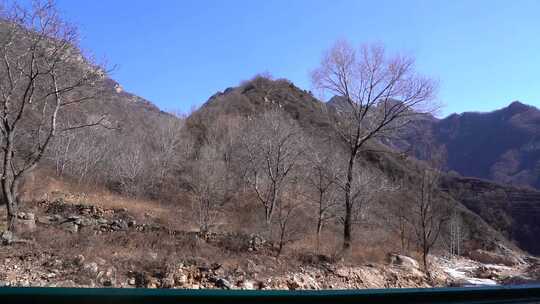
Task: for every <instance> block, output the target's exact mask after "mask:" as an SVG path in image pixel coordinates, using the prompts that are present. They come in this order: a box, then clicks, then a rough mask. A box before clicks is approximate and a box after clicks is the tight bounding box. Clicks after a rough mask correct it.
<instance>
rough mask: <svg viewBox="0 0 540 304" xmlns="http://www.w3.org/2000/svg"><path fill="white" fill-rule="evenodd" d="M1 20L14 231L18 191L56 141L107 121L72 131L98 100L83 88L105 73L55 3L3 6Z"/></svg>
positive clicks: (5, 146)
mask: <svg viewBox="0 0 540 304" xmlns="http://www.w3.org/2000/svg"><path fill="white" fill-rule="evenodd" d="M0 18H1V20H0V22H6V23H7V26H6V27H5V28H6V30H4V31H2V32H1V33H0V61H2V63H1V64H0V75H1V76H2V77H1V78H0V120H1V121H0V133H1V134H2V138H1V143H0V144H1V145H2V167H1V170H2V172H1V174H2V192H3V199H4V201H5V203H6V205H7V208H8V217H9V221H10V224H9V228H10V229H13V228H14V226H13V225H14V220H15V218H16V213H17V209H18V185H19V183H20V181H21V179H22V178H23V177H24V176H25V175H26V174H27V173H29V172H30V171H31V170H33V169H34V168H35V167H36V165H37V164H38V163H39V162H40V160H41V159H42V157H43V155H44V152H45V150H46V149H47V147H48V145H49V143H50V142H51V139H52V138H53V137H54V136H55V135H57V133H59V132H64V131H69V130H75V129H80V128H83V127H87V126H95V125H99V124H101V123H102V122H103V121H104V117H100V118H98V119H97V120H96V121H92V122H83V123H82V124H75V125H69V123H68V122H67V115H66V114H67V113H68V112H69V111H70V110H72V109H74V108H77V107H78V106H79V105H81V104H82V103H85V102H89V101H91V100H92V99H93V98H94V97H95V96H94V93H95V92H94V93H92V94H90V93H88V92H89V91H88V90H84V88H85V87H89V86H93V85H94V84H95V83H96V82H97V81H99V80H101V79H102V78H103V76H104V72H103V70H102V69H101V68H100V67H99V66H97V65H95V64H92V63H90V62H88V60H87V59H85V58H84V57H83V55H82V54H81V52H80V50H79V49H78V47H77V43H78V33H77V29H76V28H75V27H73V26H72V25H70V24H68V23H67V22H65V21H63V20H62V19H61V18H60V17H59V15H58V12H57V10H56V7H55V6H54V3H53V2H51V1H33V2H32V6H31V7H30V8H28V9H27V8H24V7H22V6H18V5H17V4H14V3H11V2H4V3H3V5H2V6H1V7H0ZM80 63H85V64H84V65H83V64H80ZM89 63H90V64H89ZM83 67H84V68H83Z"/></svg>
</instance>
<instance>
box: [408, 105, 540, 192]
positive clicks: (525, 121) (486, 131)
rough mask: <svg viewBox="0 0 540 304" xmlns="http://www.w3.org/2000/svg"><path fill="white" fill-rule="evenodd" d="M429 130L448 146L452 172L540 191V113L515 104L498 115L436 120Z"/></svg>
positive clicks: (534, 109) (489, 114)
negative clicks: (539, 189)
mask: <svg viewBox="0 0 540 304" xmlns="http://www.w3.org/2000/svg"><path fill="white" fill-rule="evenodd" d="M428 127H429V129H430V131H431V133H432V134H431V136H432V141H433V142H434V143H435V144H438V145H441V146H444V147H445V148H446V152H447V153H446V154H447V163H446V165H447V167H448V169H449V170H454V171H456V172H458V173H459V174H461V175H463V176H471V177H478V178H483V179H489V180H493V181H496V182H499V183H504V184H512V185H516V186H529V187H534V188H540V110H539V109H537V108H535V107H533V106H529V105H526V104H523V103H521V102H518V101H515V102H513V103H511V104H510V105H509V106H507V107H506V108H503V109H500V110H496V111H493V112H487V113H476V112H467V113H463V114H452V115H450V116H448V117H446V118H444V119H440V120H437V119H432V120H430V121H429V124H428ZM418 156H421V155H418Z"/></svg>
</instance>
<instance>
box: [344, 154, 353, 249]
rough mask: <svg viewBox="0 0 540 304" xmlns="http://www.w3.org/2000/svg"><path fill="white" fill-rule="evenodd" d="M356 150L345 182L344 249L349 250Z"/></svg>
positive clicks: (351, 158) (350, 160) (350, 161)
mask: <svg viewBox="0 0 540 304" xmlns="http://www.w3.org/2000/svg"><path fill="white" fill-rule="evenodd" d="M355 159H356V150H353V151H352V153H351V157H350V159H349V166H348V167H347V182H346V183H345V219H344V221H343V251H344V252H345V251H348V250H349V249H350V248H351V243H352V227H351V226H352V201H351V185H352V179H353V169H354V160H355Z"/></svg>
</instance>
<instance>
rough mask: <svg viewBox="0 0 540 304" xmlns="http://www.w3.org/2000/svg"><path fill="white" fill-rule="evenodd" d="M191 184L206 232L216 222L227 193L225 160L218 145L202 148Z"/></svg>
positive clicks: (200, 225) (193, 169) (193, 171)
mask: <svg viewBox="0 0 540 304" xmlns="http://www.w3.org/2000/svg"><path fill="white" fill-rule="evenodd" d="M189 184H190V189H191V192H192V193H193V195H194V197H195V201H196V204H195V206H194V208H193V209H194V211H195V213H196V214H197V221H198V224H199V229H200V230H201V231H203V232H206V231H208V230H209V229H210V228H212V226H213V225H214V224H215V221H216V219H217V215H218V208H219V206H220V205H221V204H223V202H224V201H225V195H226V167H225V162H224V161H223V158H222V155H221V153H220V151H219V150H218V149H217V147H216V146H213V145H205V146H203V147H202V148H201V150H200V151H199V155H198V157H197V159H196V161H195V162H194V163H193V165H192V170H191V176H190V183H189Z"/></svg>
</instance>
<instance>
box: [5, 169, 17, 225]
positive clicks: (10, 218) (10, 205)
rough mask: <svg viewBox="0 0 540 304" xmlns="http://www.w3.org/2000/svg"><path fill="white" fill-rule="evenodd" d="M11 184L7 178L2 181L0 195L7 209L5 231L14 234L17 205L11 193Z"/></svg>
mask: <svg viewBox="0 0 540 304" xmlns="http://www.w3.org/2000/svg"><path fill="white" fill-rule="evenodd" d="M13 183H14V182H13V181H12V180H11V179H10V178H9V177H5V178H4V179H3V180H2V195H3V196H4V202H5V204H6V208H7V230H9V231H11V232H16V227H17V213H18V211H19V204H18V201H17V197H16V193H13V192H12V191H11V189H12V185H13Z"/></svg>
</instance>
